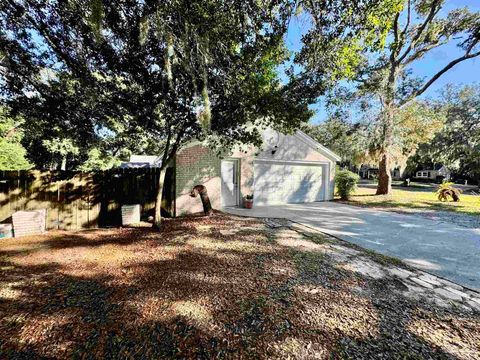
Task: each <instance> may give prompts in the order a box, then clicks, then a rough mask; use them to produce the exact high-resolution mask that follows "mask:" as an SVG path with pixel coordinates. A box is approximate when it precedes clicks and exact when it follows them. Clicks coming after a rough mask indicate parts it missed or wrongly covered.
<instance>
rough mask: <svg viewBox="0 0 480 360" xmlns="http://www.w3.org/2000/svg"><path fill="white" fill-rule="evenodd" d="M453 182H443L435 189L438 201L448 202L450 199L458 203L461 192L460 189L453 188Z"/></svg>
mask: <svg viewBox="0 0 480 360" xmlns="http://www.w3.org/2000/svg"><path fill="white" fill-rule="evenodd" d="M452 185H453V182H443V183H441V184H440V185H438V189H437V192H436V194H437V197H438V200H440V201H449V200H450V199H452V200H453V201H455V202H457V201H460V194H461V193H462V191H461V190H460V189H457V188H454V187H453V186H452Z"/></svg>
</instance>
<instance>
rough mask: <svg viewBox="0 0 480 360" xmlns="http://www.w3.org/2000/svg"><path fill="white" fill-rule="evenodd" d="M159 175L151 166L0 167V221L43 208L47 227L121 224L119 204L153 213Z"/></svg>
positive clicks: (167, 192)
mask: <svg viewBox="0 0 480 360" xmlns="http://www.w3.org/2000/svg"><path fill="white" fill-rule="evenodd" d="M167 175H168V172H167ZM158 177H159V169H155V168H152V169H115V170H109V171H101V172H91V173H84V172H71V171H0V223H1V222H3V223H5V222H9V221H10V218H11V216H12V214H13V213H14V212H15V211H18V210H37V209H47V222H46V226H47V229H62V230H79V229H84V228H95V227H99V226H116V225H120V224H121V206H122V205H124V204H141V206H142V209H143V214H144V215H145V214H148V213H149V212H152V213H153V208H154V206H155V193H156V187H157V182H158ZM166 185H169V186H170V187H169V188H168V187H166V188H167V191H165V192H164V199H165V198H166V201H167V202H168V201H170V200H171V194H172V191H171V189H172V188H173V187H172V186H171V184H166ZM169 198H170V199H169ZM170 203H171V201H170Z"/></svg>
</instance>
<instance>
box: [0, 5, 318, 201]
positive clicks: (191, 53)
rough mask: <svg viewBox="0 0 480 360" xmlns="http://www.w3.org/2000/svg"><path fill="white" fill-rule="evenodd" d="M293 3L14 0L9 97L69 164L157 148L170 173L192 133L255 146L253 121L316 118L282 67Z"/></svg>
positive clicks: (34, 140)
mask: <svg viewBox="0 0 480 360" xmlns="http://www.w3.org/2000/svg"><path fill="white" fill-rule="evenodd" d="M294 5H295V2H293V1H292V2H290V1H277V0H271V1H270V0H269V1H262V2H258V1H253V0H252V1H243V0H242V1H231V2H224V1H219V0H209V1H187V0H170V1H145V2H142V1H130V2H121V3H114V2H106V1H100V0H83V1H82V0H79V1H52V2H37V1H28V0H25V1H15V0H7V1H5V2H2V4H1V5H0V14H1V15H0V29H1V30H0V48H1V49H2V52H3V53H5V54H7V56H6V57H5V59H4V60H3V66H4V72H3V78H4V82H3V83H2V92H3V94H4V96H5V97H6V99H7V101H8V103H9V105H10V106H11V108H12V111H13V112H14V113H19V114H22V115H23V116H24V117H25V119H26V121H27V122H28V124H27V126H31V127H37V129H38V131H36V132H34V134H35V135H32V136H31V137H29V138H27V139H26V143H28V144H30V146H32V147H38V148H39V149H44V150H46V151H45V152H46V153H48V154H49V156H50V157H52V154H53V157H57V158H60V159H59V160H60V161H61V162H64V161H65V159H68V158H70V159H75V158H79V156H83V160H85V157H86V154H87V153H88V152H89V150H90V149H92V148H93V147H95V146H98V144H99V143H102V144H104V143H105V141H104V140H105V139H107V140H109V139H110V140H109V141H110V143H111V144H110V145H111V148H110V154H111V155H114V154H115V151H118V147H120V146H121V147H123V148H125V147H130V148H131V149H135V148H136V149H138V148H139V147H140V146H142V145H147V144H148V145H149V146H152V147H156V148H157V149H158V154H161V155H162V157H163V161H162V167H163V168H164V167H166V166H167V164H168V163H169V161H170V160H171V159H172V158H173V157H174V156H175V154H176V153H177V152H178V150H179V149H181V147H182V146H183V145H184V144H186V143H187V142H189V141H191V140H193V139H196V140H200V141H207V142H208V144H209V145H210V146H212V147H217V148H222V149H225V148H226V147H227V148H228V147H231V146H233V145H235V144H238V143H254V144H258V143H259V141H260V136H259V131H258V130H257V127H256V126H252V125H264V126H267V125H271V126H274V127H278V128H280V129H282V130H285V131H288V130H289V129H293V128H295V127H298V126H299V124H300V123H302V122H304V121H306V120H308V118H309V117H310V115H311V112H310V111H309V110H308V99H307V100H305V99H304V98H303V97H301V96H298V95H297V94H296V91H295V87H294V86H293V85H289V84H287V85H282V83H281V82H280V80H279V78H278V76H277V72H276V67H277V66H278V64H280V63H281V62H283V61H284V60H285V59H287V57H288V53H287V52H286V50H285V48H284V44H283V35H284V34H285V31H286V29H287V24H288V19H289V17H290V14H291V12H292V11H293V10H294ZM116 147H117V149H116ZM145 147H146V146H144V147H143V150H144V151H145ZM77 149H82V151H78V150H77ZM85 150H88V151H85ZM40 153H41V151H39V154H40ZM90 155H92V156H93V155H94V154H93V153H91V152H90ZM40 156H42V155H40ZM51 160H52V161H57V162H58V161H59V160H58V159H57V160H56V159H51ZM78 160H80V159H78ZM36 162H37V163H38V162H39V161H38V159H37V160H36ZM161 187H162V184H161V183H160V184H159V190H158V193H159V194H160V195H159V196H161ZM157 203H159V201H158V200H157ZM158 210H159V209H158Z"/></svg>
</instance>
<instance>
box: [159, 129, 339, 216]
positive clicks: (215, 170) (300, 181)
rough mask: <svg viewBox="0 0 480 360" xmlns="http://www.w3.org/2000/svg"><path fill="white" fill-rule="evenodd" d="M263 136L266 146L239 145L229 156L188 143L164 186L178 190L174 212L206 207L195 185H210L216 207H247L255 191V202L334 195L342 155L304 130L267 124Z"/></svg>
mask: <svg viewBox="0 0 480 360" xmlns="http://www.w3.org/2000/svg"><path fill="white" fill-rule="evenodd" d="M262 138H263V146H262V147H261V148H255V147H253V146H250V147H248V148H246V149H241V148H237V149H234V150H233V151H232V152H231V153H230V154H226V155H224V156H218V155H217V154H216V152H215V151H212V150H211V149H209V148H208V147H206V146H204V145H202V144H201V143H199V142H193V143H191V144H189V145H187V146H186V147H185V148H183V149H182V150H181V151H180V152H179V153H178V154H177V155H176V157H175V161H173V162H172V164H171V165H170V169H167V170H170V171H167V174H166V177H168V176H171V177H172V178H171V179H166V181H168V182H169V183H171V184H173V187H174V188H173V189H164V194H166V195H169V194H172V195H173V196H172V198H173V204H172V206H169V207H170V208H173V214H172V215H173V216H178V215H183V214H188V213H195V212H200V211H202V204H201V201H200V199H199V198H198V197H197V198H192V197H191V196H190V192H191V190H192V188H193V187H194V186H195V185H204V186H205V187H206V188H207V191H208V195H209V197H210V201H211V203H212V206H213V208H214V209H221V208H222V207H231V206H242V205H243V199H244V197H245V196H246V195H250V194H253V195H254V203H255V206H258V205H281V204H287V203H306V202H315V201H326V200H331V199H333V195H334V176H335V164H336V162H337V161H340V158H339V157H338V156H337V155H336V154H334V153H333V152H332V151H330V150H329V149H327V148H326V147H324V146H323V145H321V144H319V143H318V142H316V141H315V140H313V139H312V138H311V137H309V136H308V135H306V134H305V133H303V132H302V131H297V132H296V133H295V134H292V135H285V134H282V133H280V132H278V131H275V130H272V129H267V130H265V131H264V132H263V134H262ZM172 168H173V169H172ZM172 170H173V171H172ZM169 174H170V175H169Z"/></svg>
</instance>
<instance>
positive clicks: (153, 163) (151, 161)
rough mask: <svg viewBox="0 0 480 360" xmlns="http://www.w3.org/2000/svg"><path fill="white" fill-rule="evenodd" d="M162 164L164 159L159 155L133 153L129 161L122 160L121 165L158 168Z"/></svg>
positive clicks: (123, 166) (122, 166) (125, 166)
mask: <svg viewBox="0 0 480 360" xmlns="http://www.w3.org/2000/svg"><path fill="white" fill-rule="evenodd" d="M161 164H162V159H161V158H160V157H159V156H157V155H131V156H130V160H129V161H128V162H122V164H121V165H120V167H121V168H122V169H126V168H157V167H160V165H161Z"/></svg>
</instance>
